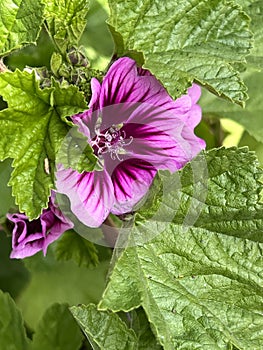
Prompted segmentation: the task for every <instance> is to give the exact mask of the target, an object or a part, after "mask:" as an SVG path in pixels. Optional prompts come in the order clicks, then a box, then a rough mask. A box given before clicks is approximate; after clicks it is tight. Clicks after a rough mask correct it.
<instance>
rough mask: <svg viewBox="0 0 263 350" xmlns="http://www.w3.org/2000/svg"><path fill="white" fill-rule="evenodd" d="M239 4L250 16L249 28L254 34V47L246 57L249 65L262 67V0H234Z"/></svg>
mask: <svg viewBox="0 0 263 350" xmlns="http://www.w3.org/2000/svg"><path fill="white" fill-rule="evenodd" d="M235 2H236V3H237V4H239V5H241V6H242V7H243V9H244V11H245V12H246V13H247V14H248V15H249V17H250V18H251V30H252V32H253V34H254V47H253V49H252V50H251V54H250V55H249V56H248V57H247V61H248V63H249V64H250V65H252V66H254V67H256V68H260V69H262V68H263V40H262V38H263V28H262V16H263V1H262V0H235Z"/></svg>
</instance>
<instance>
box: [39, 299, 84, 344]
mask: <svg viewBox="0 0 263 350" xmlns="http://www.w3.org/2000/svg"><path fill="white" fill-rule="evenodd" d="M82 339H83V336H82V334H81V332H80V329H79V327H78V325H77V322H75V320H74V318H73V317H72V315H71V313H70V311H69V308H68V305H67V304H54V305H52V306H51V307H50V308H49V309H48V310H47V311H46V312H45V314H44V316H43V318H42V319H41V321H40V322H39V324H38V326H37V329H36V333H35V335H34V337H33V344H32V350H54V349H56V350H78V349H79V348H80V345H81V343H82Z"/></svg>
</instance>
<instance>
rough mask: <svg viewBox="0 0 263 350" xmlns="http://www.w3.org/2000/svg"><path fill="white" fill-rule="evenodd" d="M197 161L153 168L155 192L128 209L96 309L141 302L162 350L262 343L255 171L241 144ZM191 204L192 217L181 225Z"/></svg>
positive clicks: (261, 211) (262, 262) (260, 228)
mask: <svg viewBox="0 0 263 350" xmlns="http://www.w3.org/2000/svg"><path fill="white" fill-rule="evenodd" d="M196 161H197V160H194V161H193V162H192V163H191V164H190V165H188V166H187V167H186V168H185V169H183V170H182V171H181V172H180V173H179V175H178V173H175V174H172V175H168V174H167V173H162V174H161V176H163V178H162V182H161V183H162V186H160V187H161V189H160V193H159V194H157V195H155V196H154V195H151V193H150V197H149V201H148V202H146V204H145V207H142V208H141V210H140V213H139V215H137V217H135V218H136V222H135V227H133V229H132V230H131V235H130V241H129V242H128V243H129V244H128V245H129V246H128V247H127V248H126V249H125V250H124V251H123V252H122V253H121V255H120V257H119V260H118V261H117V263H116V265H115V267H114V269H113V272H112V274H111V277H110V281H109V284H108V286H107V288H106V290H105V292H104V296H103V298H102V301H101V302H100V304H99V309H101V310H105V309H110V310H112V311H114V312H117V311H120V310H123V311H129V310H132V309H134V308H137V307H139V306H142V307H143V308H144V310H145V312H146V314H147V317H148V319H149V321H150V322H151V324H152V326H153V327H154V329H155V333H156V334H157V337H158V340H159V341H160V343H161V345H162V346H163V347H164V349H169V350H172V349H178V350H180V349H191V350H192V349H193V350H194V349H207V350H210V349H211V350H215V349H218V350H219V349H231V348H232V346H233V345H234V346H235V347H236V348H237V349H252V348H253V349H255V350H260V349H261V348H262V342H263V333H262V329H263V314H262V307H263V298H262V292H263V289H262V286H263V280H262V277H263V274H262V271H263V259H262V249H263V245H262V243H259V242H257V241H261V242H262V241H263V239H262V237H263V235H262V233H263V220H262V218H263V204H262V202H261V197H260V191H261V190H262V184H261V182H260V177H261V176H262V170H260V168H259V167H258V163H257V161H256V159H255V156H254V155H253V154H252V153H250V152H248V151H247V149H240V150H234V149H229V150H225V149H219V150H212V151H210V152H208V153H207V155H206V162H207V170H208V174H209V178H207V177H206V176H205V175H204V174H205V173H206V172H205V171H204V170H203V169H200V166H201V165H202V163H201V161H200V159H199V161H197V163H195V162H196ZM198 165H199V167H198ZM197 172H199V174H197ZM193 174H194V176H193ZM177 176H179V177H180V180H181V188H180V189H178V188H176V186H175V184H176V183H177V182H176V181H174V189H173V187H171V184H172V182H171V180H172V179H176V177H177ZM165 177H166V178H165ZM193 178H194V180H195V181H193ZM168 180H170V182H168ZM157 182H158V180H157ZM159 182H160V181H159ZM193 182H194V183H193ZM165 185H170V186H169V192H168V189H167V193H166V192H163V191H164V188H165ZM154 186H155V191H156V187H157V186H158V183H156V181H155V184H154ZM206 187H207V195H206V196H205V197H206V198H204V197H203V198H202V197H200V195H201V194H202V192H204V191H206V189H205V188H206ZM198 191H199V192H198ZM162 194H163V195H162ZM161 197H162V200H161V199H160V198H161ZM200 198H202V200H201V201H200ZM178 201H179V205H177V204H176V203H177V202H178ZM149 202H150V203H149ZM176 206H177V208H178V209H177V212H176V213H175V208H176ZM198 207H201V212H200V213H199V217H198V215H197V217H196V220H195V222H192V225H186V224H185V225H182V223H183V222H185V218H186V217H187V216H188V218H189V217H192V216H193V215H195V211H196V210H198ZM151 208H152V209H151ZM151 210H152V212H151ZM172 211H174V214H173V215H174V218H173V217H172V216H171V213H172ZM169 219H170V220H169ZM147 238H148V239H147Z"/></svg>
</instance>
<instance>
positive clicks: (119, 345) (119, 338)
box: [70, 304, 137, 350]
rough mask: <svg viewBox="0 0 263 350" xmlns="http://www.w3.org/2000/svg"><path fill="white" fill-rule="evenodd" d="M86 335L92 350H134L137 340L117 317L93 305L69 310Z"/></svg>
mask: <svg viewBox="0 0 263 350" xmlns="http://www.w3.org/2000/svg"><path fill="white" fill-rule="evenodd" d="M70 310H71V312H72V314H73V316H74V317H75V319H76V320H77V321H78V323H79V325H80V327H81V328H82V330H83V332H84V333H85V334H86V336H87V338H88V339H89V341H90V343H91V344H92V347H93V349H96V350H115V349H118V350H134V349H137V338H136V335H135V333H134V332H133V330H131V329H128V327H127V326H126V324H125V323H124V322H123V321H122V320H121V319H120V318H119V316H118V315H115V314H114V313H111V312H109V311H107V312H101V311H98V310H97V307H96V306H95V305H93V304H90V305H87V306H85V305H83V306H73V307H71V308H70Z"/></svg>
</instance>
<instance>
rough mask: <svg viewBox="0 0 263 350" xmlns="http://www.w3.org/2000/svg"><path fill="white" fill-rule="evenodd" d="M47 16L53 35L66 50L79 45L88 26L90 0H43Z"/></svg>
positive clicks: (60, 47)
mask: <svg viewBox="0 0 263 350" xmlns="http://www.w3.org/2000/svg"><path fill="white" fill-rule="evenodd" d="M43 3H44V4H45V18H46V20H47V25H48V29H49V32H50V34H51V36H52V37H53V38H54V40H55V42H56V44H57V45H58V47H59V49H60V50H61V51H62V52H64V51H65V50H66V49H67V48H70V47H68V46H73V45H77V44H78V42H79V39H80V37H81V34H82V33H83V30H84V28H85V26H86V18H85V17H86V15H87V12H88V10H89V1H88V0H57V1H53V0H43Z"/></svg>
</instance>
